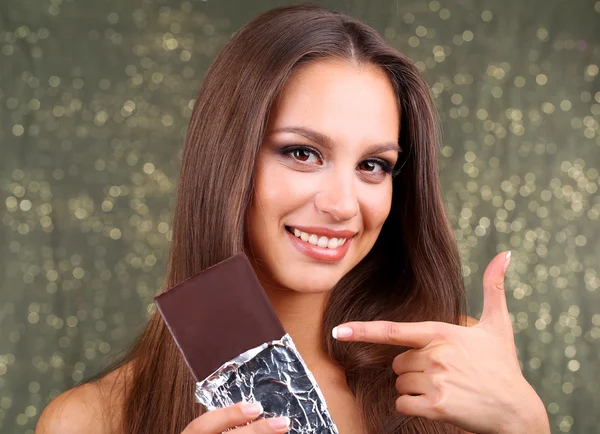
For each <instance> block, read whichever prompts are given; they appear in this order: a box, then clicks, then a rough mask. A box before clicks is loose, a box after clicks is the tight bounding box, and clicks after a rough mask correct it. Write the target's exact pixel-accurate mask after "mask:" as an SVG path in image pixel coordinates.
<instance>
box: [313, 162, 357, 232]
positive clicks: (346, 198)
mask: <svg viewBox="0 0 600 434" xmlns="http://www.w3.org/2000/svg"><path fill="white" fill-rule="evenodd" d="M314 202H315V207H316V208H317V211H318V212H319V213H324V214H328V215H329V216H330V217H332V218H333V219H334V220H335V221H346V220H350V219H351V218H352V217H354V216H356V215H357V214H358V209H359V206H358V195H357V193H356V185H355V183H354V176H353V175H350V176H346V175H343V174H340V173H334V174H333V176H329V177H328V178H327V179H326V180H325V181H324V183H323V185H322V187H321V189H320V190H319V192H318V193H317V194H316V195H315V200H314Z"/></svg>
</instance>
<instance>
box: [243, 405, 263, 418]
mask: <svg viewBox="0 0 600 434" xmlns="http://www.w3.org/2000/svg"><path fill="white" fill-rule="evenodd" d="M262 412H263V407H262V405H261V404H260V402H251V403H248V404H244V405H242V413H244V414H245V415H246V416H258V415H259V414H261V413H262Z"/></svg>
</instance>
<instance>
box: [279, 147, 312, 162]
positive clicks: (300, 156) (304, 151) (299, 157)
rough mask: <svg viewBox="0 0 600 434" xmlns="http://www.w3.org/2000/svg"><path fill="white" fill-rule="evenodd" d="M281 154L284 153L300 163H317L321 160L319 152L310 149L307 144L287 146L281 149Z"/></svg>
mask: <svg viewBox="0 0 600 434" xmlns="http://www.w3.org/2000/svg"><path fill="white" fill-rule="evenodd" d="M281 154H282V155H285V156H287V157H290V158H292V159H293V160H296V161H298V162H301V163H317V164H318V163H320V162H321V156H320V154H319V153H318V152H317V151H316V150H315V149H312V148H310V147H308V146H302V145H295V146H288V147H286V148H283V149H282V150H281ZM311 157H313V159H312V160H311ZM315 159H316V161H315Z"/></svg>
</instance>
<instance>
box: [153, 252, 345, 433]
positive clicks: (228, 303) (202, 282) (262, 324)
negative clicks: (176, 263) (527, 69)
mask: <svg viewBox="0 0 600 434" xmlns="http://www.w3.org/2000/svg"><path fill="white" fill-rule="evenodd" d="M156 304H157V306H158V309H159V311H160V314H161V315H162V317H163V318H164V320H165V322H166V324H167V327H168V328H169V331H170V332H171V335H172V336H173V338H174V339H175V342H176V343H177V346H178V347H179V349H180V350H181V352H182V354H183V356H184V359H185V362H186V363H187V365H188V367H189V368H190V371H191V372H192V374H193V376H194V378H195V379H196V402H198V403H200V404H202V405H203V406H204V407H205V408H206V409H207V410H209V413H207V416H206V417H205V418H204V419H201V418H198V419H196V421H195V422H192V424H194V426H195V425H197V426H199V427H200V426H202V428H201V429H202V431H190V434H191V433H196V432H202V433H206V434H209V433H213V432H215V429H216V428H212V427H213V426H218V427H220V428H223V429H221V431H223V430H224V429H225V428H227V427H230V425H228V424H229V423H231V422H232V421H233V420H234V419H235V417H238V419H239V421H240V425H241V424H243V423H246V422H248V420H246V419H244V420H242V419H243V418H242V416H241V413H240V412H239V410H240V408H241V407H236V406H235V405H234V404H237V403H260V404H262V407H263V408H262V409H261V411H260V412H259V413H257V414H256V415H255V417H261V418H277V417H284V418H285V419H287V420H288V423H289V431H290V432H291V433H294V434H314V433H319V434H337V432H338V431H337V428H336V426H335V424H334V423H333V420H332V419H331V417H330V415H329V412H328V410H327V406H326V404H325V398H324V397H323V395H322V393H321V391H320V389H319V386H318V385H317V382H316V380H315V378H314V376H313V375H312V373H311V372H310V371H309V369H308V367H307V366H306V364H305V363H304V361H303V360H302V357H301V356H300V353H299V352H298V350H297V349H296V346H295V345H294V342H293V341H292V339H291V337H290V335H289V334H287V333H286V331H285V330H284V328H283V326H282V325H281V323H280V322H279V319H278V317H277V315H276V313H275V311H274V310H273V308H272V306H271V303H270V301H269V299H268V298H267V295H266V294H265V292H264V290H263V288H262V286H261V285H260V283H259V281H258V278H257V276H256V274H255V273H254V270H253V268H252V265H251V264H250V262H249V260H248V258H247V257H246V255H245V254H243V253H239V254H237V255H234V256H232V257H230V258H228V259H226V260H224V261H222V262H220V263H218V264H216V265H214V266H212V267H210V268H208V269H206V270H204V271H203V272H202V273H200V274H198V275H196V276H194V277H192V278H191V279H189V280H187V281H185V282H183V283H181V284H179V285H177V286H176V287H174V288H172V289H170V290H169V291H167V292H165V293H163V294H161V295H159V296H158V297H156ZM208 414H211V416H208ZM231 415H234V416H235V417H233V416H231ZM201 417H202V416H201ZM238 419H235V420H238ZM213 420H214V422H213ZM274 421H275V420H273V421H272V422H274ZM204 424H207V425H208V427H209V428H208V429H209V430H208V431H206V429H207V428H205V427H204V426H203V425H204ZM268 424H269V422H268V421H266V422H262V423H261V424H260V425H256V426H257V429H260V427H262V426H265V427H266V426H267V425H268ZM250 426H252V425H250ZM220 428H219V429H220ZM284 428H285V429H287V427H284ZM199 429H200V428H199ZM219 432H220V431H219ZM244 432H253V431H244ZM256 432H282V431H256ZM283 432H285V431H283ZM186 434H187V433H186Z"/></svg>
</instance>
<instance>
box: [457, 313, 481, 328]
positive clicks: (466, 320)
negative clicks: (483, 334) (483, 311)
mask: <svg viewBox="0 0 600 434" xmlns="http://www.w3.org/2000/svg"><path fill="white" fill-rule="evenodd" d="M478 322H479V320H478V319H476V318H473V317H471V316H467V315H463V316H462V317H461V319H460V325H462V326H464V327H471V326H474V325H475V324H477V323H478Z"/></svg>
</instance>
